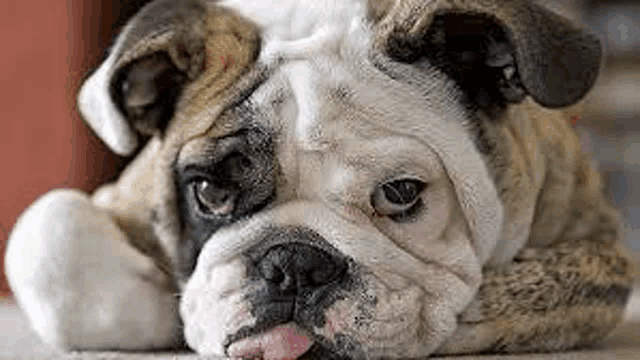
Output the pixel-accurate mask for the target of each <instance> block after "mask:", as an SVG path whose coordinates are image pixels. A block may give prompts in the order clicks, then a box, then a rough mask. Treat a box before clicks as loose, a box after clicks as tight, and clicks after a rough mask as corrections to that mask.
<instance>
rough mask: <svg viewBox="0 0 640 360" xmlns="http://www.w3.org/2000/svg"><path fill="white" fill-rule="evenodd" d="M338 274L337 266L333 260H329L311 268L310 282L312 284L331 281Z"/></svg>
mask: <svg viewBox="0 0 640 360" xmlns="http://www.w3.org/2000/svg"><path fill="white" fill-rule="evenodd" d="M335 274H336V266H335V264H334V263H333V262H332V261H329V262H327V263H325V264H322V265H321V266H318V267H316V268H314V269H311V271H310V272H309V283H311V284H312V285H323V284H325V283H328V282H331V279H332V278H333V277H334V275H335Z"/></svg>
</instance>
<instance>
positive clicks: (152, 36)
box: [78, 0, 258, 155]
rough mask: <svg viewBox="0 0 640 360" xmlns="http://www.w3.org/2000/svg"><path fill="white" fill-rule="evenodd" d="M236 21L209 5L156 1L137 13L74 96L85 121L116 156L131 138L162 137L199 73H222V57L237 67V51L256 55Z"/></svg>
mask: <svg viewBox="0 0 640 360" xmlns="http://www.w3.org/2000/svg"><path fill="white" fill-rule="evenodd" d="M235 20H237V19H236V18H234V16H233V15H232V14H231V13H229V11H227V10H224V9H222V8H220V7H219V6H217V5H216V4H215V1H204V0H156V1H154V2H151V3H150V4H148V5H146V6H145V7H143V8H142V9H141V10H140V12H139V13H138V14H136V16H134V17H133V18H132V19H131V20H130V21H129V23H128V24H127V26H126V27H125V28H124V29H123V31H122V33H121V34H120V35H119V36H118V39H117V41H116V43H115V45H114V47H113V49H112V50H111V53H110V54H109V56H108V57H107V59H106V60H105V62H104V63H103V64H102V65H101V66H100V67H99V68H98V70H97V71H96V72H95V73H94V74H93V75H92V76H91V77H89V79H88V80H87V81H86V82H85V83H84V85H83V86H82V88H81V89H80V92H79V95H78V108H79V110H80V112H81V113H82V115H83V117H84V119H85V120H86V122H87V123H88V124H89V126H90V127H91V128H92V129H93V130H94V131H95V132H96V133H97V135H98V136H99V137H100V138H101V139H102V140H103V141H104V142H105V143H106V144H107V145H108V146H109V147H110V148H111V149H112V150H113V151H114V152H116V153H117V154H120V155H130V154H132V153H133V152H134V151H135V150H136V148H137V144H138V134H137V133H136V131H137V132H139V133H140V134H142V135H154V134H161V135H162V134H163V132H164V130H165V129H166V127H167V125H168V123H169V121H170V120H171V119H172V118H173V115H174V110H175V106H176V103H177V101H178V99H179V97H180V95H181V94H182V90H183V88H184V87H185V85H187V84H188V83H190V82H192V81H194V80H195V79H196V78H198V77H199V76H200V75H201V74H202V73H203V72H205V71H208V72H211V71H218V70H219V71H225V70H226V69H227V65H228V64H226V61H233V60H234V59H232V58H229V52H231V53H232V55H234V56H236V57H237V58H236V59H235V60H237V61H238V62H240V61H241V60H242V59H241V58H244V57H245V56H239V55H240V54H238V52H239V50H238V49H239V48H243V49H244V48H249V50H247V52H249V53H251V52H257V50H256V49H255V48H256V47H257V46H258V45H257V37H256V36H255V31H254V29H252V28H251V27H250V26H248V25H247V24H244V23H242V22H238V21H235ZM245 45H247V46H245ZM231 48H233V49H231ZM230 49H231V50H230ZM244 50H246V49H244ZM244 50H241V51H244Z"/></svg>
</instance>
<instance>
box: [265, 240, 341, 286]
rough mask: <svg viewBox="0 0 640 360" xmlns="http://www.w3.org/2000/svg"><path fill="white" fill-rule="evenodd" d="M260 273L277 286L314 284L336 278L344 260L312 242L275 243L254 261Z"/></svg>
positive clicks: (332, 280) (322, 283)
mask: <svg viewBox="0 0 640 360" xmlns="http://www.w3.org/2000/svg"><path fill="white" fill-rule="evenodd" d="M257 268H258V271H259V274H260V276H261V277H262V278H263V279H264V280H267V281H268V282H269V283H270V284H271V285H272V286H276V287H278V288H279V289H280V290H282V291H284V290H289V291H297V290H300V289H302V288H317V287H320V286H323V285H327V284H330V283H332V282H336V281H338V280H339V277H340V276H339V275H340V274H341V273H342V272H343V269H344V268H345V266H344V265H343V261H342V260H341V259H338V258H337V257H335V256H332V255H331V254H329V253H328V252H326V251H324V250H322V249H319V248H317V247H315V246H310V245H306V244H300V243H292V244H284V245H276V246H274V247H272V248H270V249H269V250H267V252H266V254H265V255H264V256H263V257H262V259H260V261H259V262H258V264H257Z"/></svg>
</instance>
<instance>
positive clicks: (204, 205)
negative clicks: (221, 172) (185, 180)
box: [191, 179, 239, 216]
mask: <svg viewBox="0 0 640 360" xmlns="http://www.w3.org/2000/svg"><path fill="white" fill-rule="evenodd" d="M191 189H192V192H193V198H194V199H195V202H196V204H197V206H198V208H199V210H200V211H201V212H202V213H203V214H205V215H215V216H226V215H231V213H232V212H233V210H234V208H235V203H236V199H237V197H238V193H239V189H238V188H237V186H235V185H234V184H216V183H214V182H213V181H210V180H207V179H197V180H195V181H194V182H193V183H192V185H191Z"/></svg>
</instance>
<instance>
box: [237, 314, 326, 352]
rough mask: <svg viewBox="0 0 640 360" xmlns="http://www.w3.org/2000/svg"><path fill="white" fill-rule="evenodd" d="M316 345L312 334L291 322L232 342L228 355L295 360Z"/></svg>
mask: <svg viewBox="0 0 640 360" xmlns="http://www.w3.org/2000/svg"><path fill="white" fill-rule="evenodd" d="M314 343H315V341H314V339H313V335H312V334H310V333H309V332H308V331H307V330H305V329H303V328H302V327H300V326H298V325H297V324H296V323H293V322H290V323H287V324H282V325H278V326H276V327H274V328H271V329H269V330H267V331H264V332H261V333H259V334H256V335H250V336H246V337H243V338H240V339H239V340H236V341H234V342H232V343H231V344H230V345H229V346H228V347H227V355H228V356H229V357H231V358H234V359H262V360H290V359H291V360H293V359H298V358H299V357H301V356H302V355H303V354H305V353H306V352H307V351H309V349H311V347H312V345H313V344H314Z"/></svg>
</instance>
